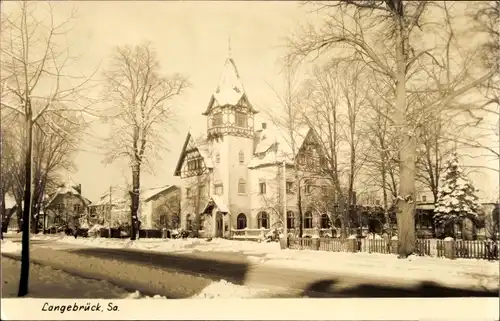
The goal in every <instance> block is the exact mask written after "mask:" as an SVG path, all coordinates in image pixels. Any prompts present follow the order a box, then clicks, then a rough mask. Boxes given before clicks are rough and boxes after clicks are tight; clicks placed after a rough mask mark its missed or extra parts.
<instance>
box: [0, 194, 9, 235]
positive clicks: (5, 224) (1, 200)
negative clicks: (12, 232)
mask: <svg viewBox="0 0 500 321" xmlns="http://www.w3.org/2000/svg"><path fill="white" fill-rule="evenodd" d="M0 197H1V198H0V203H1V204H0V211H1V212H2V213H1V215H2V216H1V217H2V228H1V230H2V231H1V232H0V238H1V239H2V240H3V233H5V232H7V227H8V226H9V218H8V217H7V215H8V214H7V210H6V208H5V193H3V192H2V195H1V196H0Z"/></svg>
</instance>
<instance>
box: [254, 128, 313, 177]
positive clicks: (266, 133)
mask: <svg viewBox="0 0 500 321" xmlns="http://www.w3.org/2000/svg"><path fill="white" fill-rule="evenodd" d="M311 133H312V131H311V129H310V128H304V129H301V130H295V131H294V133H293V135H294V137H293V139H294V143H295V155H293V152H292V140H291V139H290V138H288V139H287V137H288V135H289V134H288V133H284V132H282V131H281V130H280V129H279V128H277V127H267V128H266V129H263V130H262V131H261V132H260V133H259V137H258V141H257V145H256V147H255V152H254V156H253V158H252V160H251V161H250V163H249V164H248V167H249V168H253V167H257V166H263V165H270V164H276V163H283V161H286V163H287V164H288V165H294V162H293V159H294V157H295V156H297V153H298V151H299V150H300V148H301V147H302V145H303V143H304V141H305V138H306V137H307V135H310V134H311Z"/></svg>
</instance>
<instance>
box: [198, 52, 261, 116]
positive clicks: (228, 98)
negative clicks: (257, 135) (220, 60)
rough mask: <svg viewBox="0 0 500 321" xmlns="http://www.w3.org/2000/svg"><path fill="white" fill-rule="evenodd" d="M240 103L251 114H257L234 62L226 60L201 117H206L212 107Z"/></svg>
mask: <svg viewBox="0 0 500 321" xmlns="http://www.w3.org/2000/svg"><path fill="white" fill-rule="evenodd" d="M240 102H244V103H245V104H246V105H247V106H248V108H249V110H250V111H251V112H253V113H257V112H258V111H257V110H256V109H255V108H254V107H253V106H252V104H250V101H249V100H248V97H247V95H246V93H245V88H244V87H243V83H242V82H241V78H240V75H239V73H238V68H236V64H235V63H234V60H233V59H232V58H227V59H226V63H225V64H224V69H223V71H222V75H221V77H220V80H219V84H218V85H217V88H216V89H215V92H214V93H213V94H212V97H211V98H210V102H209V103H208V106H207V109H206V110H205V112H203V114H202V115H208V113H209V112H210V110H211V109H212V107H213V106H226V105H231V106H235V105H237V104H238V103H240Z"/></svg>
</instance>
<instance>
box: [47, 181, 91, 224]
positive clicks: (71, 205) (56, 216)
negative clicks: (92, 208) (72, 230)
mask: <svg viewBox="0 0 500 321" xmlns="http://www.w3.org/2000/svg"><path fill="white" fill-rule="evenodd" d="M90 203H91V202H90V201H89V200H88V199H86V198H85V197H83V196H82V187H81V184H78V185H76V186H70V185H68V184H62V185H60V186H59V187H58V188H57V190H56V191H55V192H54V193H53V194H51V195H50V196H49V200H48V201H47V204H46V206H45V215H44V216H43V218H44V219H43V227H44V229H48V228H51V227H56V228H57V227H61V226H69V227H77V226H80V220H81V218H82V217H84V216H85V215H86V213H87V207H88V206H89V205H90Z"/></svg>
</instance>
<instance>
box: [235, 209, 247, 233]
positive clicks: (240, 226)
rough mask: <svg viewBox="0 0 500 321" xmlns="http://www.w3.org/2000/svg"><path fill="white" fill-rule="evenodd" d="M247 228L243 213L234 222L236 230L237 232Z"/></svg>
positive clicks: (245, 217)
mask: <svg viewBox="0 0 500 321" xmlns="http://www.w3.org/2000/svg"><path fill="white" fill-rule="evenodd" d="M246 227H247V216H246V215H245V214H243V213H240V214H238V218H237V220H236V228H237V229H238V230H242V229H244V228H246Z"/></svg>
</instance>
